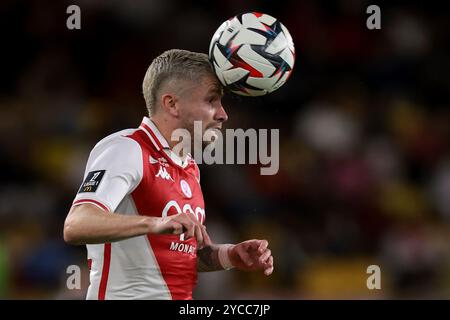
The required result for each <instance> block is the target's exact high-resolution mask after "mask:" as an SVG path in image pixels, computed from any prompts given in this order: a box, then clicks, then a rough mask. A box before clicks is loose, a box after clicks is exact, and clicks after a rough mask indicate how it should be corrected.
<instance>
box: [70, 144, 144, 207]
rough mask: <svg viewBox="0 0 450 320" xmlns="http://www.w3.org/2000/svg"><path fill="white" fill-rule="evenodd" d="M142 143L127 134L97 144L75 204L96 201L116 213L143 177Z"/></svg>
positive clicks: (89, 160) (90, 157)
mask: <svg viewBox="0 0 450 320" xmlns="http://www.w3.org/2000/svg"><path fill="white" fill-rule="evenodd" d="M142 167H143V163H142V150H141V147H140V145H139V144H138V143H137V142H136V141H135V140H133V139H131V138H127V137H122V136H120V137H116V138H114V139H112V140H109V141H107V142H105V143H101V142H100V143H99V144H98V145H96V146H95V147H94V149H93V150H92V152H91V154H90V155H89V159H88V162H87V165H86V171H85V173H84V179H83V183H82V184H81V186H80V189H79V190H78V193H77V195H76V197H75V200H74V202H73V204H74V205H77V204H81V203H92V204H95V205H97V206H99V207H100V208H102V209H104V210H105V211H111V212H114V211H115V210H116V208H117V207H118V205H119V204H120V202H121V201H122V200H123V199H124V197H125V196H126V195H128V194H130V193H131V192H132V191H133V190H134V189H135V188H136V187H137V186H138V185H139V183H140V181H141V180H142V176H143V168H142Z"/></svg>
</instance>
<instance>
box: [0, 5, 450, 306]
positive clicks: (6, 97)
mask: <svg viewBox="0 0 450 320" xmlns="http://www.w3.org/2000/svg"><path fill="white" fill-rule="evenodd" d="M71 4H77V5H78V6H80V8H81V30H68V29H67V28H66V19H67V18H68V16H69V14H67V13H66V8H67V7H68V6H69V5H71ZM370 4H373V3H371V2H369V1H353V0H341V1H313V0H306V1H287V2H279V1H217V2H212V1H199V2H188V1H173V0H134V1H119V0H110V1H99V0H83V1H15V0H14V1H13V0H3V1H1V2H0V34H1V57H2V58H1V60H0V65H1V69H0V70H1V72H0V74H1V75H0V81H1V88H0V152H1V156H0V168H1V170H0V179H1V182H2V183H1V185H0V298H4V299H84V297H85V290H86V288H87V285H88V279H87V278H88V271H87V268H86V250H85V248H84V247H71V246H68V245H66V244H65V243H64V242H63V239H62V226H63V222H64V219H65V216H66V214H67V212H68V210H69V208H70V206H71V202H72V200H73V198H74V196H75V194H76V191H77V189H78V188H79V185H80V184H81V181H82V177H83V172H84V167H85V164H86V161H87V157H88V154H89V151H90V149H91V148H92V147H93V146H94V145H95V143H96V142H97V141H99V140H100V139H101V138H103V137H104V136H106V135H108V134H110V133H112V132H115V131H118V130H121V129H124V128H134V127H137V126H138V124H139V123H140V121H141V119H142V117H143V116H144V115H145V112H146V109H145V103H144V100H143V98H142V95H141V83H142V80H143V77H144V74H145V71H146V69H147V67H148V65H149V64H150V62H151V60H152V59H153V58H154V57H156V56H157V55H158V54H160V53H162V52H163V51H164V50H167V49H171V48H180V49H187V50H193V51H199V52H205V53H206V52H207V50H208V46H209V42H210V39H211V37H212V35H213V33H214V32H215V30H216V29H217V27H218V26H219V25H220V24H221V23H222V22H223V21H225V20H226V19H228V18H229V17H232V16H234V15H236V14H239V13H243V12H249V11H260V12H264V13H267V14H270V15H272V16H274V17H276V18H278V19H279V20H280V21H281V22H282V23H283V24H284V25H285V26H286V27H287V28H288V29H289V31H290V32H291V34H292V36H293V40H294V44H295V47H296V54H297V59H296V65H295V68H294V72H293V74H292V76H291V78H290V79H289V81H288V82H287V83H286V84H285V85H284V86H283V87H282V88H280V89H279V90H278V91H276V92H274V93H272V94H270V95H268V96H265V97H259V98H242V97H237V96H231V95H229V96H227V97H225V99H224V101H225V102H224V103H226V105H225V107H226V109H227V111H228V114H229V118H230V119H229V121H228V122H227V124H226V125H225V127H227V128H237V127H239V128H244V129H245V128H256V129H258V128H266V129H280V142H281V143H280V171H279V173H278V174H277V175H274V176H261V175H259V168H258V167H257V166H254V165H249V166H244V165H233V166H230V165H228V166H224V165H215V166H205V165H203V166H201V168H200V169H201V170H202V188H203V190H204V195H205V202H206V212H207V220H206V223H207V226H208V230H209V232H210V234H211V235H212V238H213V240H214V241H215V242H225V243H227V242H237V241H242V240H245V239H248V238H267V239H268V240H269V241H270V243H271V248H272V252H273V255H274V257H275V265H276V267H275V272H274V274H273V275H272V276H271V277H265V276H263V275H262V274H253V273H240V272H237V271H230V272H215V273H210V274H201V275H199V285H198V288H197V291H196V294H195V297H196V298H198V299H217V298H225V299H228V298H230V299H241V298H271V299H330V298H331V299H348V298H350V299H360V298H368V299H372V298H374V299H379V298H384V299H396V298H414V299H415V298H445V299H449V298H450V148H449V145H450V143H449V137H450V105H449V91H450V77H449V74H450V61H449V51H450V50H449V49H450V48H449V46H450V39H449V30H450V26H449V21H450V19H449V17H448V14H446V12H445V10H444V8H443V7H441V6H440V5H439V3H437V4H428V5H425V2H424V1H404V2H399V1H384V2H377V3H376V4H378V5H379V6H380V8H381V27H382V28H381V30H368V29H367V28H366V19H367V18H368V16H369V15H368V14H366V8H367V6H368V5H370ZM442 5H443V4H442ZM72 264H76V265H79V266H80V267H81V268H82V275H83V282H82V289H81V290H68V289H67V288H66V279H67V277H68V276H69V275H68V274H67V273H66V268H67V266H69V265H72ZM371 264H376V265H378V266H380V268H381V272H382V273H381V275H382V289H381V290H368V288H367V287H366V279H367V277H368V276H369V275H368V274H367V273H366V269H367V267H368V266H369V265H371Z"/></svg>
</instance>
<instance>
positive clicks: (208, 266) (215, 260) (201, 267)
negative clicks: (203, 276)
mask: <svg viewBox="0 0 450 320" xmlns="http://www.w3.org/2000/svg"><path fill="white" fill-rule="evenodd" d="M218 270H223V267H222V265H221V264H220V261H219V246H218V245H215V244H213V245H209V246H207V247H204V248H202V249H200V250H198V251H197V271H198V272H208V271H218Z"/></svg>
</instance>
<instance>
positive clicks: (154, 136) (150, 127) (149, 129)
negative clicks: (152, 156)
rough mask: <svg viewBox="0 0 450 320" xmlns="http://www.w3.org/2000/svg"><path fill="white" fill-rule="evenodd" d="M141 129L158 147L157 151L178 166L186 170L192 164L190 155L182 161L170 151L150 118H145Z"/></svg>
mask: <svg viewBox="0 0 450 320" xmlns="http://www.w3.org/2000/svg"><path fill="white" fill-rule="evenodd" d="M139 129H141V130H142V131H144V132H145V134H146V135H147V136H148V138H149V139H150V141H151V142H152V144H153V145H154V146H155V147H156V150H158V151H161V150H162V151H163V152H164V153H165V154H166V155H167V156H168V157H169V159H170V160H172V162H174V163H175V164H176V165H177V166H180V167H182V168H186V166H187V165H188V164H189V163H190V161H191V157H190V155H187V156H186V157H185V158H184V159H182V158H181V157H179V156H178V155H177V154H176V153H174V152H173V151H172V150H171V149H170V146H169V143H168V142H167V140H166V139H165V138H164V136H163V135H162V134H161V132H160V131H159V129H158V127H156V125H155V123H154V122H153V121H152V120H151V119H150V118H148V117H144V118H143V119H142V123H141V125H140V126H139Z"/></svg>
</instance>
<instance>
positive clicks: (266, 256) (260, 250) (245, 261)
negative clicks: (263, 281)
mask: <svg viewBox="0 0 450 320" xmlns="http://www.w3.org/2000/svg"><path fill="white" fill-rule="evenodd" d="M268 245H269V243H268V242H267V240H256V239H253V240H247V241H244V242H241V243H238V244H236V245H234V246H232V247H230V248H229V249H228V256H229V258H230V261H231V263H232V264H233V265H234V266H235V267H236V268H237V269H239V270H243V271H258V270H263V271H264V274H265V275H266V276H269V275H271V274H272V272H273V257H272V252H271V251H270V249H269V248H268Z"/></svg>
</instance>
